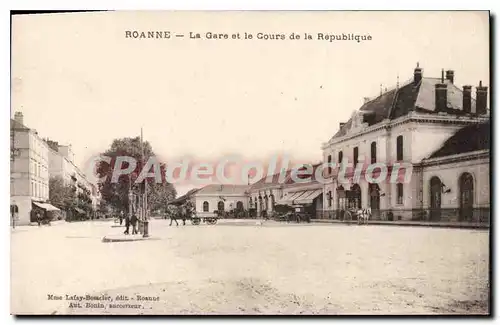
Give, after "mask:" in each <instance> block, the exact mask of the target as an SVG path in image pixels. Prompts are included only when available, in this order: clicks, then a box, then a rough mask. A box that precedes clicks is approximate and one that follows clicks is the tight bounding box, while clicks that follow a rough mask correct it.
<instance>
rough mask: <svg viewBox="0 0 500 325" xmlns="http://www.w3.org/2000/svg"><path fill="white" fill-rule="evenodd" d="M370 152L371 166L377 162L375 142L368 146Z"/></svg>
mask: <svg viewBox="0 0 500 325" xmlns="http://www.w3.org/2000/svg"><path fill="white" fill-rule="evenodd" d="M370 152H371V162H372V164H374V163H376V162H377V142H375V141H373V142H372V144H371V146H370Z"/></svg>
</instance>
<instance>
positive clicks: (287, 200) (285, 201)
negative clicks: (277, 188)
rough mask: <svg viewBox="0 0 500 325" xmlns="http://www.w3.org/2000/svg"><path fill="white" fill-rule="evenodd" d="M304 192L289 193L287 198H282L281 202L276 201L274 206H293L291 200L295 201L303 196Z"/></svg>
mask: <svg viewBox="0 0 500 325" xmlns="http://www.w3.org/2000/svg"><path fill="white" fill-rule="evenodd" d="M304 193H305V191H298V192H290V193H288V195H287V196H284V197H283V198H282V199H281V200H278V201H277V202H276V204H279V205H293V200H295V199H297V198H298V197H299V196H301V195H302V194H304Z"/></svg>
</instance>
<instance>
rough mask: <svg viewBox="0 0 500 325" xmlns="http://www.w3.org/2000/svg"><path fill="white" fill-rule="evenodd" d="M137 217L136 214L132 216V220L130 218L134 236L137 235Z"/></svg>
mask: <svg viewBox="0 0 500 325" xmlns="http://www.w3.org/2000/svg"><path fill="white" fill-rule="evenodd" d="M137 220H138V219H137V216H136V215H135V214H133V215H132V218H130V223H131V224H132V235H137V228H136V226H137Z"/></svg>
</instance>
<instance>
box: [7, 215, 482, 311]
mask: <svg viewBox="0 0 500 325" xmlns="http://www.w3.org/2000/svg"><path fill="white" fill-rule="evenodd" d="M168 223H169V221H167V220H153V221H152V223H151V235H152V238H151V239H150V240H145V241H136V242H115V243H103V242H102V241H101V239H102V238H103V237H104V236H106V235H118V234H120V233H121V232H122V231H123V228H117V227H112V225H114V223H113V222H112V221H103V222H83V223H65V224H60V225H53V226H51V227H48V226H45V227H41V228H38V227H18V228H16V229H15V230H13V231H12V236H11V251H12V253H11V272H12V276H11V293H12V294H11V296H12V298H11V299H12V302H11V311H12V313H15V314H22V313H25V312H30V313H48V314H53V313H57V314H67V313H70V314H71V313H74V314H81V313H101V314H102V313H112V314H141V313H143V314H151V313H153V314H193V313H195V314H421V313H424V314H430V313H440V314H441V313H446V314H449V313H467V314H469V313H479V314H485V313H487V312H488V299H489V274H488V272H489V265H488V263H489V232H488V231H486V230H465V229H441V228H440V229H436V228H423V227H415V228H414V227H395V226H374V225H369V226H355V225H351V226H348V225H343V224H336V225H332V224H300V225H297V224H279V223H276V222H267V223H264V224H262V225H259V224H256V222H255V221H250V220H248V221H229V220H228V221H220V222H219V223H218V224H216V225H213V226H208V225H200V226H193V225H191V224H188V225H186V226H182V225H180V226H178V227H175V226H173V227H169V226H168ZM86 294H91V295H101V294H106V295H109V296H110V297H112V298H111V299H113V300H116V299H118V297H119V296H127V297H131V299H133V301H134V302H137V300H138V299H139V298H138V297H137V295H141V296H143V297H152V299H153V300H155V301H149V300H146V301H145V302H141V304H139V305H137V306H138V308H134V307H131V308H122V309H120V308H118V307H116V308H114V309H113V308H109V306H108V305H107V306H106V307H105V308H101V307H99V306H97V305H96V306H94V305H92V306H90V305H89V306H87V305H84V306H82V308H76V309H75V308H70V305H69V304H70V301H68V300H50V299H48V295H54V296H57V295H60V296H65V295H69V296H73V295H86ZM145 299H146V298H145ZM133 301H129V302H130V304H131V305H132V306H134V303H133Z"/></svg>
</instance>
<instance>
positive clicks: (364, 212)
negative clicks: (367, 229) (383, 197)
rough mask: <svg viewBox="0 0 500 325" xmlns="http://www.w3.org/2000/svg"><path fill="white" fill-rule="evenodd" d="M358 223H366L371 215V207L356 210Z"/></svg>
mask: <svg viewBox="0 0 500 325" xmlns="http://www.w3.org/2000/svg"><path fill="white" fill-rule="evenodd" d="M357 214H358V225H366V224H367V223H368V220H369V219H370V217H371V216H372V209H371V208H366V209H360V210H358V213H357Z"/></svg>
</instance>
